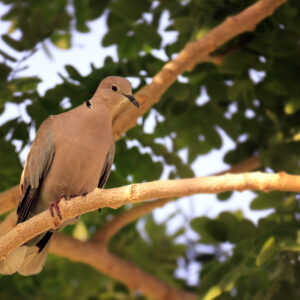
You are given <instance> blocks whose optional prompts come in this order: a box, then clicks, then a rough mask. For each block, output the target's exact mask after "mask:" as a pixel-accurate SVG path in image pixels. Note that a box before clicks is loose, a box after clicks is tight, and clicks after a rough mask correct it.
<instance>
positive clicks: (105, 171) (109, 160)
mask: <svg viewBox="0 0 300 300" xmlns="http://www.w3.org/2000/svg"><path fill="white" fill-rule="evenodd" d="M114 155H115V144H114V143H113V144H112V146H111V147H110V149H109V151H108V153H107V155H106V158H105V162H104V165H103V168H102V171H101V175H100V179H99V183H98V188H99V189H101V188H103V187H104V185H105V183H106V181H107V179H108V177H109V174H110V171H111V167H112V164H113V160H114Z"/></svg>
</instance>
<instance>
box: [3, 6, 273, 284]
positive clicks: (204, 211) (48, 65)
mask: <svg viewBox="0 0 300 300" xmlns="http://www.w3.org/2000/svg"><path fill="white" fill-rule="evenodd" d="M6 10H7V8H6V7H5V6H3V4H1V3H0V16H1V15H3V14H4V13H5V11H6ZM147 17H148V18H151V16H147ZM168 24H169V20H168V13H167V12H165V13H164V14H163V17H162V19H161V22H160V28H159V31H160V33H161V34H162V37H163V42H162V43H163V44H166V43H168V42H170V41H172V40H174V39H176V36H177V33H176V32H170V33H169V32H168V33H166V32H164V28H166V27H167V26H168ZM9 26H10V24H9V22H3V21H0V35H1V34H3V33H6V32H7V31H8V28H9ZM88 26H89V27H90V29H91V32H90V33H88V34H81V33H78V32H76V33H75V34H74V36H73V41H72V42H73V47H72V49H71V50H60V49H58V48H56V47H54V46H53V45H52V44H51V43H50V42H49V41H48V42H46V44H47V47H48V48H49V50H50V53H51V56H52V58H50V57H49V56H47V54H46V53H45V51H43V50H41V51H37V52H36V53H35V54H34V55H33V56H32V57H30V58H29V59H28V60H26V65H27V66H28V68H27V69H25V70H24V71H22V72H20V73H19V74H20V76H35V75H37V76H38V77H40V78H41V79H42V82H41V83H40V84H39V86H38V91H39V92H40V93H41V94H43V93H44V92H45V91H46V90H47V89H49V88H51V87H53V86H54V85H56V84H58V83H60V82H61V78H60V77H59V75H58V73H61V74H63V75H66V76H67V73H66V71H65V69H64V66H65V65H67V64H70V65H73V66H75V67H76V69H77V70H79V72H80V73H81V74H82V75H87V74H89V72H90V70H91V68H90V64H91V63H93V64H94V65H95V66H96V67H101V66H102V65H103V63H104V59H105V57H106V56H107V55H110V56H112V57H113V59H114V60H117V51H116V47H115V46H111V47H107V48H103V47H101V45H100V41H101V39H102V37H103V36H104V34H105V32H106V30H107V29H106V17H105V16H103V17H101V18H100V19H98V20H96V21H93V22H89V23H88ZM13 37H15V38H18V37H20V32H15V33H14V34H13ZM40 47H41V46H40ZM0 49H3V50H4V51H6V52H8V53H10V54H12V55H13V56H14V57H16V58H21V57H23V55H24V54H22V55H20V54H19V53H18V52H16V51H14V50H13V49H11V48H9V47H8V46H7V45H6V44H5V43H3V42H2V41H1V39H0ZM153 54H154V55H156V56H158V57H160V58H162V59H164V60H166V59H167V56H166V55H165V53H164V51H163V50H155V51H154V52H153ZM21 66H22V65H21ZM250 72H252V73H253V71H251V70H250ZM250 75H251V74H250ZM251 76H252V78H254V80H259V79H260V78H261V77H263V74H259V73H255V72H254V73H253V74H252V75H251ZM99 80H100V79H99ZM129 80H130V81H131V83H132V85H133V86H136V84H137V81H136V80H135V79H133V78H129ZM179 80H185V79H184V78H183V77H182V76H180V77H179ZM200 91H201V93H200ZM199 95H200V96H199V98H198V99H197V103H199V104H201V103H204V102H205V101H208V100H209V98H208V96H207V94H206V92H205V89H204V88H203V87H202V88H201V87H199ZM84 100H85V99H83V101H84ZM27 104H28V102H27ZM66 105H67V104H66ZM232 109H234V105H233V106H232ZM249 113H250V112H249ZM156 114H157V112H156V111H155V110H154V109H152V110H151V113H150V114H149V117H148V118H147V120H146V122H145V126H144V131H145V132H148V133H151V132H152V131H153V130H154V127H155V115H156ZM17 116H20V117H22V118H23V119H24V121H27V122H29V121H30V117H29V116H28V115H27V113H26V103H25V104H21V105H16V104H12V103H10V104H6V108H5V111H4V113H3V114H2V115H0V125H1V124H3V123H4V122H5V121H7V120H9V119H12V118H15V117H17ZM164 121H165V122H167V120H164ZM218 130H219V132H220V134H221V136H222V139H223V146H222V148H221V149H220V150H213V151H211V152H210V153H209V154H207V155H202V156H201V157H198V158H197V159H196V160H195V162H194V163H193V165H192V168H193V170H194V171H195V174H196V176H206V175H210V174H213V173H216V172H220V171H223V170H226V169H228V168H229V166H228V165H226V164H225V163H224V162H223V156H224V154H225V153H226V152H227V151H228V150H230V149H233V148H234V147H235V144H234V142H233V141H232V140H231V139H230V138H229V137H228V136H227V135H226V134H225V133H224V132H223V131H222V130H221V129H218ZM32 134H33V135H34V132H33V133H32ZM164 142H166V143H167V144H168V141H164ZM15 145H16V147H18V143H17V142H16V143H15ZM133 145H134V143H133V144H131V146H133ZM28 150H29V148H28V147H27V148H26V149H25V150H24V151H23V152H22V155H21V158H22V160H23V161H24V160H25V158H26V155H27V153H28ZM143 151H149V149H143ZM180 156H181V158H182V159H183V160H185V159H186V156H187V152H186V150H185V149H183V150H181V151H180ZM167 173H168V170H166V172H164V175H163V177H166V175H167ZM253 197H254V194H253V193H252V192H249V191H247V192H242V193H239V192H234V193H233V196H232V198H231V200H229V201H218V200H217V198H216V196H215V195H206V194H205V195H194V196H190V197H183V198H181V199H180V200H179V201H176V202H172V203H169V204H167V205H165V207H163V208H159V209H156V210H155V212H154V216H155V220H156V221H157V222H163V221H164V220H165V219H166V218H167V217H168V216H170V214H172V213H174V212H176V211H181V212H182V214H177V215H176V216H175V217H173V218H172V219H171V220H170V221H169V222H168V229H167V230H168V232H169V233H170V234H171V233H173V232H175V231H176V230H177V229H178V228H179V227H180V226H182V224H186V223H187V222H186V221H187V220H190V219H192V218H194V217H196V216H203V215H206V216H209V217H215V216H217V215H218V214H219V213H221V212H222V211H225V210H229V211H236V210H242V211H243V213H244V215H245V216H246V217H248V218H250V219H252V220H253V221H254V222H257V220H258V219H259V218H260V217H262V216H265V215H266V214H268V213H270V212H271V211H270V210H268V211H263V212H262V211H260V212H254V211H251V210H250V208H249V203H250V202H251V199H253ZM138 227H139V228H140V232H141V233H142V232H143V230H142V227H143V221H141V222H139V224H138ZM187 236H188V237H189V238H190V239H193V238H195V233H194V232H193V231H192V230H191V229H188V235H187ZM190 268H191V270H190V274H189V276H188V277H189V281H190V283H191V284H193V283H194V282H195V281H196V280H197V278H198V275H197V272H198V268H199V266H196V265H195V266H193V265H191V266H190ZM180 272H184V268H182V269H181V271H180V268H179V270H178V274H177V275H178V276H180V277H182V276H183V277H184V276H185V275H186V274H181V273H180Z"/></svg>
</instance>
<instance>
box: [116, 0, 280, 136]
mask: <svg viewBox="0 0 300 300" xmlns="http://www.w3.org/2000/svg"><path fill="white" fill-rule="evenodd" d="M284 2H286V0H260V1H257V2H256V3H254V4H253V5H251V6H249V7H248V8H247V9H245V10H244V11H242V12H241V13H239V14H238V15H236V16H232V17H228V18H227V19H226V20H225V21H224V22H223V23H222V24H220V25H219V26H217V27H215V28H214V29H213V30H211V31H210V32H208V33H207V34H206V35H204V36H203V37H202V38H201V39H199V40H197V41H194V42H190V43H187V44H186V46H185V47H184V49H183V50H182V51H180V52H179V53H178V55H177V56H176V58H175V59H173V60H172V61H170V62H169V63H167V64H165V65H164V67H163V68H162V69H161V71H159V72H158V73H157V74H156V75H155V76H154V77H153V80H152V82H151V83H150V84H148V85H146V86H144V87H143V88H142V89H140V90H139V91H138V92H137V93H136V94H135V97H136V98H137V100H138V101H139V103H140V108H139V109H138V110H137V109H134V108H133V107H132V105H129V104H124V105H122V107H121V108H120V110H119V111H118V112H117V113H116V115H115V118H114V122H113V129H114V135H115V139H116V140H117V139H119V138H120V137H121V136H122V134H123V133H124V132H126V131H128V130H129V129H130V128H132V127H134V126H135V125H136V120H137V119H138V117H140V116H141V115H143V114H144V113H145V112H146V111H147V110H148V109H149V108H150V107H151V106H152V105H154V104H155V103H157V102H158V101H159V99H160V97H161V96H162V94H163V93H164V92H165V91H166V90H167V89H168V88H169V87H170V86H171V85H172V84H173V83H174V81H175V80H176V79H177V76H178V75H180V74H182V73H183V72H185V71H190V70H192V69H193V68H194V67H195V65H196V64H199V63H200V62H204V61H207V60H210V59H211V58H210V56H209V54H210V53H211V52H213V51H215V50H216V49H217V48H219V47H220V46H222V45H223V44H225V43H226V42H228V41H229V40H231V39H232V38H234V37H236V36H238V35H239V34H241V33H243V32H247V31H253V30H254V29H255V27H256V25H257V24H259V23H260V22H261V21H262V20H263V19H265V18H266V17H268V16H270V15H272V14H273V12H274V11H275V9H276V8H278V7H279V6H280V5H282V4H283V3H284Z"/></svg>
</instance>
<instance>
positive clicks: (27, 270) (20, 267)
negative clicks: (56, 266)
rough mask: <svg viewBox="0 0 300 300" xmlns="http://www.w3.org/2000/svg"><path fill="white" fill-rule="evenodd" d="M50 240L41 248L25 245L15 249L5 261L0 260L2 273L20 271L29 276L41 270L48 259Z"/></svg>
mask: <svg viewBox="0 0 300 300" xmlns="http://www.w3.org/2000/svg"><path fill="white" fill-rule="evenodd" d="M49 245H50V243H49V241H48V242H47V244H46V245H45V246H44V247H43V248H42V249H41V248H40V247H38V246H35V245H32V246H27V245H23V246H21V247H19V248H17V249H15V250H13V251H12V252H11V253H10V254H9V255H8V256H7V258H6V259H5V260H4V261H1V262H0V273H1V274H4V275H10V274H13V273H16V272H18V273H19V274H21V275H24V276H28V275H33V274H37V273H39V272H41V270H42V268H43V266H44V264H45V263H46V260H47V255H48V250H49Z"/></svg>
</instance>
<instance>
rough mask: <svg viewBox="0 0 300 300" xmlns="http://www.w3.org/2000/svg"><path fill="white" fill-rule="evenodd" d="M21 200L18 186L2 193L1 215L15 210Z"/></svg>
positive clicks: (0, 194) (0, 197)
mask: <svg viewBox="0 0 300 300" xmlns="http://www.w3.org/2000/svg"><path fill="white" fill-rule="evenodd" d="M19 200H20V193H19V186H18V185H16V186H14V187H12V188H10V189H8V190H6V191H4V192H2V193H0V214H3V213H5V212H7V211H9V210H11V209H13V208H15V207H16V206H17V205H18V202H19Z"/></svg>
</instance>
